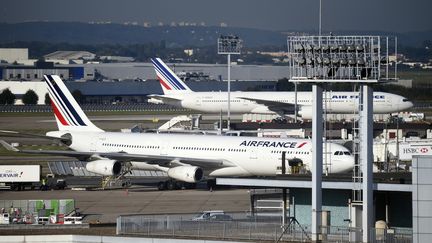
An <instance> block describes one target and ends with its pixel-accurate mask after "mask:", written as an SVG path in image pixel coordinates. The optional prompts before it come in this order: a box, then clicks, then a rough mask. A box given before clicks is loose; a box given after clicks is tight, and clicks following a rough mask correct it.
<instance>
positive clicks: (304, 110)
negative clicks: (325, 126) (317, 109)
mask: <svg viewBox="0 0 432 243" xmlns="http://www.w3.org/2000/svg"><path fill="white" fill-rule="evenodd" d="M298 115H299V116H301V118H302V119H303V120H311V119H312V106H302V107H300V109H299V111H298Z"/></svg>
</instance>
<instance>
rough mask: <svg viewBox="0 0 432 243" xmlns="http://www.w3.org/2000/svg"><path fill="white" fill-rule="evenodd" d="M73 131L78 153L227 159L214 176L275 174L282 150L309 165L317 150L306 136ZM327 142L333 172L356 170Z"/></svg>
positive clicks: (338, 147) (136, 164)
mask: <svg viewBox="0 0 432 243" xmlns="http://www.w3.org/2000/svg"><path fill="white" fill-rule="evenodd" d="M70 134H71V136H72V141H73V143H72V144H71V146H70V148H71V149H73V150H75V151H80V152H96V154H97V152H124V153H128V154H145V155H154V156H171V157H179V158H196V159H203V160H205V159H209V160H213V159H218V160H221V161H224V163H226V165H227V166H226V167H224V168H218V169H216V170H210V173H209V175H210V176H274V175H275V174H276V172H277V170H278V167H279V169H280V167H281V156H282V151H286V158H287V160H289V159H294V158H296V159H300V160H301V161H303V163H304V165H305V166H306V168H307V169H310V168H311V164H310V161H312V152H313V151H312V149H311V148H312V144H311V140H308V139H293V138H289V139H281V138H257V137H229V136H209V135H184V134H151V133H141V134H134V133H112V132H96V133H89V132H85V133H83V132H73V133H70ZM89 138H90V139H89ZM328 146H329V148H328V150H327V151H329V156H324V157H328V158H329V160H328V161H327V162H326V164H327V165H328V166H327V167H326V168H327V169H328V172H329V173H340V172H346V171H349V170H351V169H352V168H353V157H352V156H351V155H350V154H349V152H348V150H347V149H346V148H345V147H343V146H341V145H338V144H330V143H329V144H328ZM336 151H337V152H339V153H338V154H337V155H336V153H335V152H336ZM186 161H187V160H186ZM132 165H133V168H134V169H145V170H151V169H155V170H157V169H158V168H157V166H156V167H155V165H154V164H152V161H151V160H149V161H148V162H146V163H143V162H132Z"/></svg>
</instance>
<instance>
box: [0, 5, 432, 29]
mask: <svg viewBox="0 0 432 243" xmlns="http://www.w3.org/2000/svg"><path fill="white" fill-rule="evenodd" d="M431 10H432V1H431V0H322V29H323V31H337V30H339V31H340V30H350V31H355V30H361V31H392V32H410V31H423V30H432V14H431ZM318 16H319V0H213V1H210V0H1V1H0V22H7V23H17V22H27V21H66V22H69V21H78V22H92V21H93V22H97V21H111V22H113V23H124V22H137V23H138V24H139V25H142V24H143V23H144V22H149V23H151V24H152V25H156V24H157V23H158V22H162V23H164V24H169V23H171V22H195V23H201V22H204V23H205V24H206V25H207V26H218V25H219V24H220V23H226V24H227V25H228V26H231V27H247V28H257V29H264V30H277V31H288V30H304V31H310V30H318V25H319V24H318V23H319V21H318V20H319V17H318Z"/></svg>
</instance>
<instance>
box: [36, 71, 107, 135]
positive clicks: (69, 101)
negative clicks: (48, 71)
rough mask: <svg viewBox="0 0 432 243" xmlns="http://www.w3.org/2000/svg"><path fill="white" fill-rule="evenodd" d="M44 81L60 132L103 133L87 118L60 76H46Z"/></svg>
mask: <svg viewBox="0 0 432 243" xmlns="http://www.w3.org/2000/svg"><path fill="white" fill-rule="evenodd" d="M44 79H45V82H46V84H47V88H48V94H49V96H50V98H51V107H52V109H53V111H54V115H55V118H56V121H57V126H58V129H59V131H87V132H90V131H93V132H101V131H103V130H101V129H99V128H98V127H96V126H95V125H94V124H93V123H92V122H91V121H90V120H89V119H88V118H87V116H86V115H85V114H84V112H83V111H82V109H81V107H80V106H79V105H78V103H77V102H76V101H75V99H74V97H73V96H72V94H71V93H70V92H69V90H68V89H67V87H66V85H65V84H64V83H63V81H62V80H61V78H60V77H59V76H57V75H44Z"/></svg>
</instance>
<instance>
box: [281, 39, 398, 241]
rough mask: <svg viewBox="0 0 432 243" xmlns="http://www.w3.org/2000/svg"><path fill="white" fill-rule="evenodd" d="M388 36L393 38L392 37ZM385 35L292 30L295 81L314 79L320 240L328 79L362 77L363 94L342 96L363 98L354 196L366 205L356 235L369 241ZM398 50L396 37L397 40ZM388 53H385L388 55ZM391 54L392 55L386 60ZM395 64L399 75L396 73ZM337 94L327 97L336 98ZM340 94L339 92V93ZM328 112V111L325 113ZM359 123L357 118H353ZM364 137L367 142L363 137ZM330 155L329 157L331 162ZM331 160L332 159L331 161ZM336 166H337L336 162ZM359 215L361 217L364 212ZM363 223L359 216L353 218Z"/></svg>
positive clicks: (315, 209)
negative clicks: (376, 89)
mask: <svg viewBox="0 0 432 243" xmlns="http://www.w3.org/2000/svg"><path fill="white" fill-rule="evenodd" d="M384 38H386V39H385V40H386V42H388V37H384ZM384 38H383V37H380V36H290V37H288V55H289V57H290V59H289V68H290V81H291V82H307V83H312V85H313V86H312V93H313V97H312V99H313V107H312V111H313V114H312V135H313V137H312V143H313V145H312V146H313V147H312V162H313V164H312V229H311V230H312V241H319V239H320V237H319V236H320V234H322V233H323V231H322V227H321V223H322V222H321V213H322V174H323V139H322V137H323V136H322V135H323V122H324V120H323V88H322V85H323V84H326V83H347V82H351V83H357V84H359V85H360V86H361V87H360V91H359V94H358V95H352V96H350V97H342V98H344V99H346V100H348V99H350V100H352V101H354V102H356V103H357V104H358V107H356V108H355V110H354V111H356V112H357V113H358V114H359V115H358V118H357V119H358V123H359V128H358V129H357V128H356V129H353V130H358V137H356V138H355V139H354V144H355V146H354V148H353V150H354V151H353V153H354V155H355V158H356V164H355V168H354V171H353V184H354V190H353V201H354V202H355V203H356V207H357V209H359V212H360V209H361V210H362V212H361V215H362V217H361V218H362V223H361V226H362V229H363V231H362V238H360V235H354V236H353V237H355V239H352V240H354V241H363V242H368V241H369V236H370V232H371V228H372V227H373V225H372V222H373V213H372V212H373V211H372V209H373V197H372V195H373V194H372V193H373V190H372V182H373V178H372V161H373V154H372V145H373V141H372V139H373V137H372V135H373V133H372V131H373V130H372V129H373V122H372V99H373V90H372V88H371V84H373V83H380V82H383V81H389V80H390V78H389V74H388V72H389V68H388V66H389V58H388V53H389V52H388V49H389V45H388V44H387V46H386V47H385V48H381V43H384V41H382V39H384ZM394 50H396V43H395V46H394ZM383 57H384V58H383ZM383 60H386V61H383ZM396 70H397V69H396V68H395V77H396ZM332 99H333V97H330V98H329V99H325V100H326V101H325V102H331V101H332ZM336 99H338V97H336ZM324 114H325V113H324ZM353 124H355V121H353ZM360 141H361V142H360ZM327 164H328V161H326V165H327ZM330 164H331V162H330ZM330 172H331V167H330ZM358 214H359V217H358V218H360V213H358ZM351 226H352V227H359V226H360V223H359V222H352V225H351ZM350 240H351V239H350Z"/></svg>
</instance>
